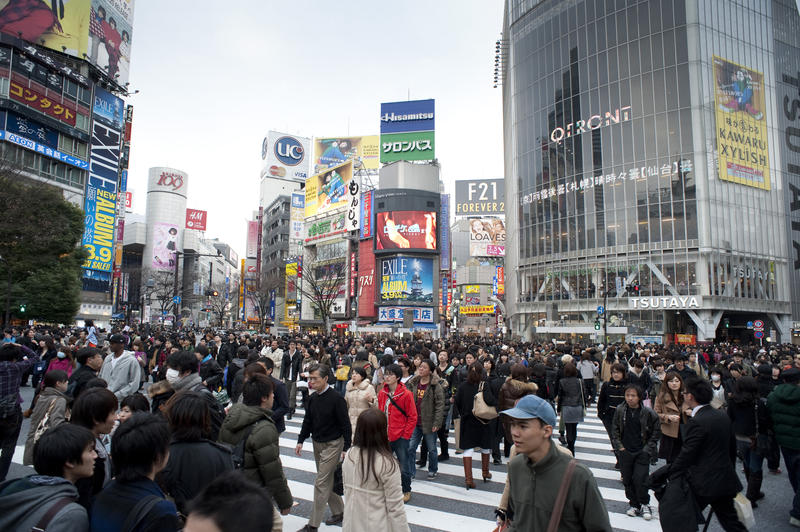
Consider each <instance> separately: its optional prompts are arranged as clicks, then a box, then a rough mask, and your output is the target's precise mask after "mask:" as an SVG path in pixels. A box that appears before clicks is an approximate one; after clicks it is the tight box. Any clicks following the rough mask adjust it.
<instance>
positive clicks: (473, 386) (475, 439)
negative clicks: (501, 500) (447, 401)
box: [454, 362, 497, 489]
mask: <svg viewBox="0 0 800 532" xmlns="http://www.w3.org/2000/svg"><path fill="white" fill-rule="evenodd" d="M479 393H481V394H482V395H483V401H484V402H485V403H486V404H487V405H488V406H496V405H497V399H496V398H495V397H494V396H493V395H492V392H491V390H490V388H489V387H488V386H486V385H485V382H484V380H483V365H482V364H481V363H480V362H473V363H472V365H470V366H469V369H468V371H467V377H466V380H465V381H464V382H462V383H461V385H460V386H459V387H458V391H457V392H456V397H455V403H454V404H455V405H456V407H457V408H458V411H459V412H460V413H461V446H462V447H463V448H464V454H463V457H462V458H463V462H464V484H465V486H466V488H467V489H474V488H475V482H474V481H473V478H472V458H473V456H474V451H473V449H475V448H476V447H477V448H480V454H481V471H482V476H483V481H484V482H488V481H489V480H490V479H491V478H492V473H491V472H490V471H489V459H490V455H491V453H492V449H491V447H492V433H491V428H490V426H489V424H488V423H487V422H486V421H484V420H482V419H479V418H477V417H475V416H474V415H473V414H472V407H473V404H474V401H475V396H476V395H477V394H479Z"/></svg>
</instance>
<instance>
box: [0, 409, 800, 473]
mask: <svg viewBox="0 0 800 532" xmlns="http://www.w3.org/2000/svg"><path fill="white" fill-rule="evenodd" d="M21 427H22V408H20V407H19V406H17V411H16V412H14V413H13V414H12V415H10V416H8V417H4V418H0V482H2V481H3V480H5V479H6V475H8V470H9V469H10V468H11V460H12V458H14V449H15V448H16V446H17V438H19V429H20V428H21ZM787 462H788V460H787Z"/></svg>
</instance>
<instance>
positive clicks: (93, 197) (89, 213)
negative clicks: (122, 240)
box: [82, 185, 117, 272]
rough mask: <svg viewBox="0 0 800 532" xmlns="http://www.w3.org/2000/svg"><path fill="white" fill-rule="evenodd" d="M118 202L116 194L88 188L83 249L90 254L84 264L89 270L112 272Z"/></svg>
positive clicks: (91, 187)
mask: <svg viewBox="0 0 800 532" xmlns="http://www.w3.org/2000/svg"><path fill="white" fill-rule="evenodd" d="M116 202H117V194H116V192H111V191H109V190H103V189H98V188H96V187H94V186H92V185H89V186H87V188H86V202H85V204H84V224H85V225H84V231H83V240H82V243H83V247H84V248H85V249H86V251H87V252H88V254H89V256H88V257H87V259H86V261H84V263H83V267H84V268H85V269H87V270H96V271H101V272H111V265H112V263H113V259H114V256H113V255H114V254H113V251H114V228H115V221H116V207H117V204H116Z"/></svg>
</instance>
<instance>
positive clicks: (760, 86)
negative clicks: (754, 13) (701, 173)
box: [713, 56, 770, 190]
mask: <svg viewBox="0 0 800 532" xmlns="http://www.w3.org/2000/svg"><path fill="white" fill-rule="evenodd" d="M713 69H714V108H715V115H716V120H717V127H716V134H717V155H718V157H719V178H720V179H721V180H722V181H730V182H732V183H739V184H740V185H747V186H750V187H755V188H760V189H763V190H769V189H770V176H769V141H768V139H767V119H766V116H765V115H764V112H765V111H766V104H765V95H764V74H762V73H761V72H758V71H756V70H751V69H750V68H748V67H744V66H741V65H737V64H736V63H732V62H730V61H728V60H726V59H722V58H721V57H717V56H714V57H713Z"/></svg>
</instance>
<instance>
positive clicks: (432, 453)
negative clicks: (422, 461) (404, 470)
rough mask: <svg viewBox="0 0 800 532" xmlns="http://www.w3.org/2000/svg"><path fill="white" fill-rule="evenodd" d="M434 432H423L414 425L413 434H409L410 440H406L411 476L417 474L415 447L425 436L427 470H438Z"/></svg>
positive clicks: (432, 471)
mask: <svg viewBox="0 0 800 532" xmlns="http://www.w3.org/2000/svg"><path fill="white" fill-rule="evenodd" d="M436 435H437V433H436V432H427V433H425V434H423V432H422V428H420V427H416V428H415V429H414V434H412V435H411V441H409V442H408V462H406V464H407V465H408V473H409V475H411V478H414V476H415V475H416V474H417V463H416V460H417V447H419V442H421V441H422V439H423V438H425V445H426V446H427V448H428V471H429V472H431V473H436V472H437V471H438V470H439V462H438V458H437V455H436Z"/></svg>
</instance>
